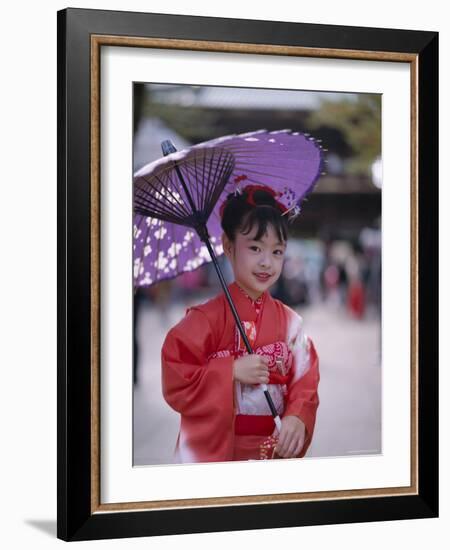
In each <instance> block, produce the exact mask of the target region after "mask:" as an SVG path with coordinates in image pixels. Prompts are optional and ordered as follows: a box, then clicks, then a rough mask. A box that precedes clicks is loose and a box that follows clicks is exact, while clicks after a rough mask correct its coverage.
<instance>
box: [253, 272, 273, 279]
mask: <svg viewBox="0 0 450 550" xmlns="http://www.w3.org/2000/svg"><path fill="white" fill-rule="evenodd" d="M255 277H256V278H257V279H258V280H260V281H267V279H270V277H271V276H270V275H269V274H268V273H255Z"/></svg>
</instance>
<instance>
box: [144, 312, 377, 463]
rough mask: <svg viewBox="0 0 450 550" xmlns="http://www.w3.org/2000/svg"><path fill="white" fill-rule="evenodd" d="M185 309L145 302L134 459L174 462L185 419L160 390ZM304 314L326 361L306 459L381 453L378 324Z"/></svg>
mask: <svg viewBox="0 0 450 550" xmlns="http://www.w3.org/2000/svg"><path fill="white" fill-rule="evenodd" d="M184 309H185V308H184V307H180V306H178V307H176V306H173V307H170V308H167V309H165V310H163V311H160V310H156V309H155V308H154V307H151V306H144V307H143V308H142V311H141V315H140V317H139V320H138V325H137V334H138V337H139V339H140V355H139V366H138V376H139V383H138V384H137V385H136V387H135V392H134V464H135V465H145V464H168V463H171V462H172V453H173V448H174V444H175V440H176V436H177V433H178V424H179V418H178V414H177V413H175V412H174V411H173V410H172V409H170V407H169V406H168V405H167V404H166V402H165V401H164V399H163V398H162V395H161V377H160V350H161V344H162V341H163V339H164V336H165V334H166V332H167V330H168V328H169V327H170V326H172V325H173V324H175V323H176V322H177V320H178V319H179V318H180V317H181V316H182V315H183V313H184ZM299 313H300V314H301V315H302V316H303V318H304V320H305V327H306V330H307V332H308V334H309V335H310V336H311V337H312V339H313V340H314V343H315V345H316V348H317V351H318V354H319V359H320V373H321V381H320V386H319V397H320V405H319V409H318V413H317V422H316V429H315V433H314V438H313V442H312V444H311V446H310V448H309V450H308V455H307V456H310V457H312V456H315V457H325V456H344V455H354V454H372V453H379V452H381V365H380V358H379V355H380V354H379V321H378V319H377V318H376V317H375V316H372V315H370V314H369V315H368V316H367V317H368V318H367V319H365V320H363V321H358V320H354V319H351V318H349V316H348V315H347V314H346V313H345V312H344V311H342V310H341V309H340V308H339V307H338V306H337V305H336V304H332V303H329V304H320V305H316V306H312V307H309V308H305V309H303V310H301V311H299Z"/></svg>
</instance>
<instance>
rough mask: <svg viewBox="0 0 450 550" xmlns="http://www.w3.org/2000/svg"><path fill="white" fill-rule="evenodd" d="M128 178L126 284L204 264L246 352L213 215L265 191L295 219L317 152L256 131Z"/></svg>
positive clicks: (299, 139) (302, 141) (168, 149)
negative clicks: (248, 191) (253, 191)
mask: <svg viewBox="0 0 450 550" xmlns="http://www.w3.org/2000/svg"><path fill="white" fill-rule="evenodd" d="M161 147H162V150H163V153H164V155H165V157H164V158H163V159H160V160H157V161H155V162H152V163H151V164H148V165H147V166H144V168H142V169H141V170H139V171H138V172H137V173H136V174H135V177H134V211H135V225H134V247H133V252H134V279H135V283H137V285H141V286H142V285H151V284H154V283H156V282H158V281H161V280H163V279H168V278H170V277H175V276H177V275H178V274H180V273H183V272H185V271H192V270H193V269H196V268H197V267H199V266H200V265H202V264H203V263H205V262H207V261H212V262H213V263H214V267H215V269H216V271H217V275H218V276H219V279H220V282H221V284H222V288H223V291H224V293H225V295H226V298H227V300H228V303H229V306H230V309H231V311H232V314H233V316H234V319H235V321H236V326H237V327H238V329H239V332H240V334H241V336H242V339H243V341H244V344H245V347H246V348H247V351H248V353H250V354H251V353H253V350H252V348H251V345H250V343H249V341H248V338H247V335H246V333H245V330H244V328H243V325H242V322H241V320H240V319H239V315H238V313H237V310H236V307H235V305H234V303H233V300H232V298H231V295H230V293H229V290H228V288H227V285H226V283H225V280H224V277H223V274H222V271H221V269H220V266H219V264H218V261H217V255H218V254H222V252H223V250H222V245H221V234H222V230H221V226H220V209H221V206H222V204H223V202H224V200H225V199H226V197H227V195H228V194H229V193H231V192H236V191H239V189H240V187H241V186H247V185H249V184H253V185H257V186H265V187H269V188H270V190H271V191H272V192H273V193H275V195H276V197H277V201H278V202H279V203H281V205H282V206H283V207H284V209H285V210H284V213H283V214H282V215H288V216H291V217H292V216H296V215H297V214H298V213H299V211H300V202H301V200H302V198H303V197H304V196H305V195H306V193H307V192H308V191H310V190H311V188H312V186H313V185H314V182H315V181H316V180H317V178H318V176H319V174H320V171H321V168H322V154H321V147H320V145H317V143H316V142H315V140H314V139H313V138H310V137H308V136H306V135H304V134H300V133H299V132H291V131H290V130H280V131H277V132H267V131H265V130H259V131H257V132H250V133H247V134H240V135H232V136H225V137H222V138H218V139H214V140H211V141H207V142H205V143H200V144H198V145H194V146H193V147H190V148H189V149H185V150H183V151H179V152H178V151H177V150H176V149H175V147H174V146H173V144H172V143H171V142H170V141H168V140H167V141H164V142H163V143H162V144H161ZM261 388H262V390H263V392H264V394H265V397H266V400H267V403H268V406H269V408H270V410H271V413H272V416H273V418H274V421H275V425H276V427H277V429H278V431H279V432H280V430H281V420H280V417H279V416H278V413H277V410H276V408H275V406H274V403H273V401H272V398H271V396H270V393H269V391H268V388H267V385H265V384H261Z"/></svg>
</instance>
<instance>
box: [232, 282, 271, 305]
mask: <svg viewBox="0 0 450 550" xmlns="http://www.w3.org/2000/svg"><path fill="white" fill-rule="evenodd" d="M235 283H236V285H237V286H238V287H239V288H240V290H241V291H242V292H243V293H244V294H245V295H246V296H247V297H248V298H249V299H250V300H251V301H252V302H256V301H257V300H259V299H260V298H261V296H262V295H263V294H264V292H261V294H258V296H255V297H254V296H252V295H251V294H250V293H249V292H248V291H247V290H246V289H245V288H244V287H243V286H242V285H241V284H239V282H238V281H235Z"/></svg>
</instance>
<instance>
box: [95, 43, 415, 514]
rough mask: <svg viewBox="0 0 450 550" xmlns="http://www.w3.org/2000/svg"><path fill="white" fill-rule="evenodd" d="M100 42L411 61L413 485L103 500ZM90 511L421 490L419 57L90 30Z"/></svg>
mask: <svg viewBox="0 0 450 550" xmlns="http://www.w3.org/2000/svg"><path fill="white" fill-rule="evenodd" d="M102 46H120V47H139V48H164V49H173V50H192V51H205V52H227V53H247V54H261V55H284V56H297V57H319V58H332V59H355V60H371V61H391V62H400V63H409V64H410V71H411V73H410V74H411V78H410V82H411V88H410V90H411V93H410V100H411V125H410V128H411V144H410V150H411V195H410V197H411V201H410V208H411V215H410V224H411V241H410V253H411V268H410V276H411V326H410V328H411V387H410V399H411V419H410V420H411V446H410V458H411V462H410V463H411V468H410V474H411V484H410V486H407V487H386V488H377V489H370V488H368V489H355V490H346V491H318V492H313V493H283V494H270V495H255V496H250V495H249V496H233V497H212V498H196V499H181V500H158V501H146V502H120V503H113V504H102V503H101V502H100V494H101V493H100V480H101V475H100V460H101V457H100V450H101V446H100V424H101V421H100V307H101V304H100V269H101V266H100V214H101V212H100V84H101V83H100V53H101V52H100V50H101V47H102ZM90 69H91V70H90V73H91V87H90V93H91V102H90V104H91V109H90V114H91V129H90V137H91V144H90V150H91V168H90V177H91V513H92V514H94V513H107V512H108V513H110V512H122V511H133V510H139V511H142V510H163V509H174V508H180V509H181V508H201V507H218V506H230V505H234V506H236V505H250V504H275V503H283V502H307V501H316V500H341V499H348V498H352V499H353V498H368V497H372V498H377V497H387V496H405V495H416V494H418V391H419V389H418V378H419V377H418V368H419V364H418V279H419V275H418V159H417V154H418V140H419V134H418V71H419V65H418V56H417V55H416V54H408V53H401V52H398V53H397V52H383V51H377V52H373V51H363V50H342V49H341V50H340V49H330V48H304V47H300V46H279V45H273V44H246V43H235V42H211V41H199V40H178V39H166V38H140V37H128V36H127V37H125V36H114V35H91V67H90Z"/></svg>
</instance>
